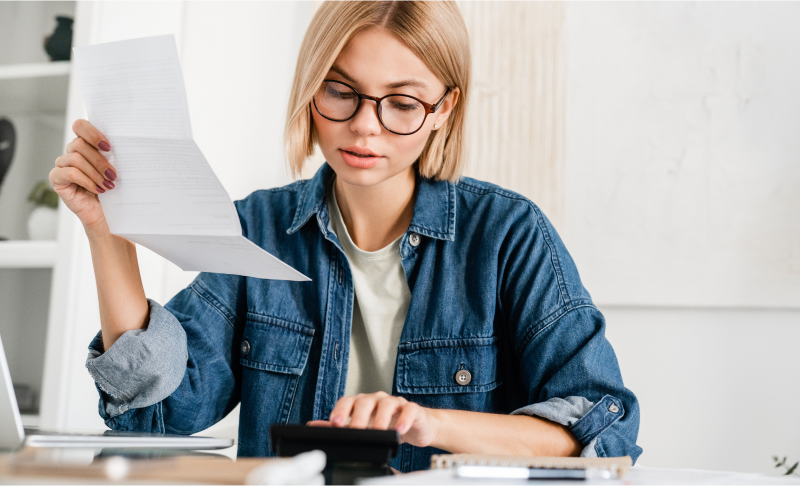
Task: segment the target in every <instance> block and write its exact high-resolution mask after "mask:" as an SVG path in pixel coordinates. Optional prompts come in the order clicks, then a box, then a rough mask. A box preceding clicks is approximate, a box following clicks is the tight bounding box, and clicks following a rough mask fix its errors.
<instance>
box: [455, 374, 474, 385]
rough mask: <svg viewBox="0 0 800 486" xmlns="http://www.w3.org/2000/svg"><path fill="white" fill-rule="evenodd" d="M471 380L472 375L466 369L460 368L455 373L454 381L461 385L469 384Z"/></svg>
mask: <svg viewBox="0 0 800 486" xmlns="http://www.w3.org/2000/svg"><path fill="white" fill-rule="evenodd" d="M470 381H472V375H471V374H470V373H469V371H467V370H461V371H459V372H458V373H456V383H458V384H459V385H461V386H464V385H469V382H470Z"/></svg>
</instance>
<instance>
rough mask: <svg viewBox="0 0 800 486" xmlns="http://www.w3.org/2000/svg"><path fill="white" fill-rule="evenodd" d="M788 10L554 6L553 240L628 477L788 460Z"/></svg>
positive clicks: (795, 275) (791, 360) (791, 150)
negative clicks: (601, 341) (621, 419)
mask: <svg viewBox="0 0 800 486" xmlns="http://www.w3.org/2000/svg"><path fill="white" fill-rule="evenodd" d="M798 22H800V4H797V3H780V4H778V3H759V2H741V3H721V2H708V3H703V2H700V3H696V2H652V3H651V2H630V3H627V2H625V3H600V2H597V3H595V2H591V3H567V4H566V12H565V28H566V42H565V45H566V56H567V78H568V81H567V129H566V133H567V143H566V162H565V166H566V171H565V187H566V191H565V194H564V197H565V206H566V217H565V222H566V231H564V232H563V236H564V238H565V241H566V243H567V247H568V248H569V249H570V251H571V253H572V255H573V257H574V258H575V260H576V263H577V265H578V268H579V270H580V272H581V276H582V278H583V280H584V283H585V285H586V286H587V288H588V289H589V291H590V293H591V294H592V296H593V297H594V299H595V301H596V302H597V303H598V304H599V305H600V307H601V309H602V310H603V311H604V313H605V315H606V318H607V321H608V335H609V338H610V340H611V342H612V344H613V345H614V347H615V349H616V351H617V353H618V356H619V359H620V363H621V366H622V373H623V378H625V380H626V384H627V385H628V386H629V387H630V388H631V389H632V390H633V391H634V392H635V393H636V394H637V396H638V397H639V399H640V400H641V404H642V422H641V432H640V444H641V446H642V447H643V448H644V455H642V457H641V464H643V465H648V466H667V467H697V468H707V469H726V470H739V471H757V472H773V473H774V471H775V470H774V468H773V463H772V459H771V458H772V456H773V455H788V456H794V457H798V456H799V455H800V414H798V413H797V407H796V404H797V403H798V402H799V401H800V387H798V386H796V384H795V383H796V381H797V379H796V377H797V373H798V370H800V353H798V352H797V343H798V342H800V219H799V218H798V215H800V163H798V162H800V137H798V136H797V133H798V129H800V117H798V115H797V114H798V113H800V91H798V89H797V86H800V32H798V31H797V29H796V25H797V24H798Z"/></svg>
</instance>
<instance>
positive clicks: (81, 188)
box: [50, 120, 117, 231]
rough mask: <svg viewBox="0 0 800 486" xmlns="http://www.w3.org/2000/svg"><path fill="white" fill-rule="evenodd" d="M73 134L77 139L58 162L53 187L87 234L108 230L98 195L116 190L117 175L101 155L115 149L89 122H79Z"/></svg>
mask: <svg viewBox="0 0 800 486" xmlns="http://www.w3.org/2000/svg"><path fill="white" fill-rule="evenodd" d="M72 131H74V132H75V135H77V137H76V138H75V140H73V141H71V142H70V143H69V144H68V145H67V151H66V153H65V154H64V155H62V156H60V157H59V158H57V159H56V166H55V168H54V169H53V170H51V171H50V185H52V186H53V189H55V191H56V193H57V194H58V195H59V197H61V199H62V200H63V201H64V204H66V205H67V207H68V208H69V210H70V211H72V212H73V213H75V214H76V215H77V216H78V219H80V221H81V223H83V227H84V228H85V229H86V230H87V231H97V230H100V231H104V230H107V229H108V223H107V222H106V218H105V215H103V208H102V207H101V206H100V201H99V200H98V199H97V195H98V194H102V193H104V192H106V191H110V190H112V189H114V182H113V181H114V180H116V178H117V171H116V170H115V169H114V167H113V166H112V165H111V164H110V163H109V162H108V160H106V158H105V157H104V156H103V155H102V154H101V151H103V152H108V151H110V150H111V145H110V144H109V143H108V140H107V139H106V138H105V136H103V134H102V133H100V132H99V131H98V130H97V129H96V128H95V127H94V126H92V124H91V123H89V122H88V121H87V120H76V121H75V123H73V124H72Z"/></svg>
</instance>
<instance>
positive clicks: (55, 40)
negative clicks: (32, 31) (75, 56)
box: [44, 16, 72, 61]
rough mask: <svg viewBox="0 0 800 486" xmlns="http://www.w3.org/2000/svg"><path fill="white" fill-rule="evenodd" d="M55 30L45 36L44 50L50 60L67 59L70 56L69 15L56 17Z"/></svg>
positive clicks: (70, 31)
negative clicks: (48, 35) (56, 24)
mask: <svg viewBox="0 0 800 486" xmlns="http://www.w3.org/2000/svg"><path fill="white" fill-rule="evenodd" d="M56 22H58V26H56V30H55V31H54V32H53V34H52V35H51V36H50V37H48V38H47V40H46V41H45V44H44V50H45V51H47V55H48V56H50V60H51V61H69V58H70V57H71V56H72V19H71V18H69V17H61V16H58V17H56Z"/></svg>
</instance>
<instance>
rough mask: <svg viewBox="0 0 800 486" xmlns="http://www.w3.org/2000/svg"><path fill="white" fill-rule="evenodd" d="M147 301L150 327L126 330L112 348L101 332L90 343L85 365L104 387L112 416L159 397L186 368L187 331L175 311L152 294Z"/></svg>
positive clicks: (103, 399)
mask: <svg viewBox="0 0 800 486" xmlns="http://www.w3.org/2000/svg"><path fill="white" fill-rule="evenodd" d="M148 303H149V305H150V322H149V324H148V326H147V329H135V330H132V331H128V332H126V333H124V334H123V335H122V336H120V337H119V339H117V341H116V342H115V343H114V345H113V346H111V348H110V349H108V350H104V348H103V339H102V335H101V333H98V334H97V336H95V338H94V339H93V340H92V342H91V344H90V345H89V355H88V356H87V358H86V368H87V369H88V370H89V374H90V375H91V376H92V378H93V379H94V381H95V383H96V384H97V387H98V388H99V389H100V391H101V394H100V395H101V408H103V409H104V410H105V412H106V414H107V415H108V418H111V417H114V416H116V415H120V414H122V413H125V412H127V411H128V410H130V409H134V408H142V407H147V406H150V405H153V404H155V403H158V402H160V401H161V400H163V399H165V398H166V397H168V396H169V395H171V394H172V392H174V391H175V389H176V388H178V385H180V383H181V381H182V380H183V376H184V375H185V373H186V362H187V360H188V351H187V347H186V332H185V331H184V330H183V327H182V326H181V324H180V322H179V321H178V319H177V318H176V317H175V316H174V315H173V314H172V313H171V312H169V311H168V310H166V309H165V308H164V307H162V306H161V305H159V304H158V303H157V302H155V301H152V300H150V299H148Z"/></svg>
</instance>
